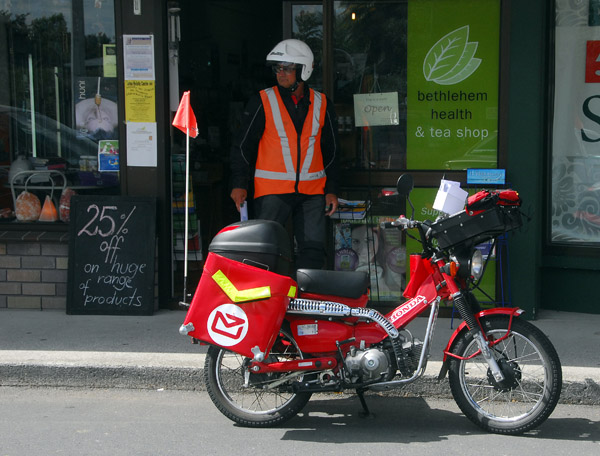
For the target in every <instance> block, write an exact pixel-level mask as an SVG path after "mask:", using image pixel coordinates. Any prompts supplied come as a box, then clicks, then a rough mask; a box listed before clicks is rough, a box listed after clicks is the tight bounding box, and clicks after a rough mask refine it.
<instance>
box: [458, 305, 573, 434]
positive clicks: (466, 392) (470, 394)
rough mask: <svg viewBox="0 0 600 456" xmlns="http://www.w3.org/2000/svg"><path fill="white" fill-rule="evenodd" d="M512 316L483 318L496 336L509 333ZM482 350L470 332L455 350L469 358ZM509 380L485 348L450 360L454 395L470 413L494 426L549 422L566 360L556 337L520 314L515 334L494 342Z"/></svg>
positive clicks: (520, 428) (504, 430)
mask: <svg viewBox="0 0 600 456" xmlns="http://www.w3.org/2000/svg"><path fill="white" fill-rule="evenodd" d="M508 323H509V318H508V317H506V316H490V317H486V318H483V319H482V320H481V324H482V327H483V328H484V330H485V333H486V335H487V337H488V339H490V340H497V339H500V338H502V337H504V336H505V335H506V331H507V329H508ZM478 350H479V347H478V346H477V343H476V341H475V340H474V339H473V337H472V335H471V334H469V333H468V332H465V333H463V334H462V335H461V336H460V337H459V339H458V340H457V342H456V343H455V344H454V347H453V349H452V350H451V351H452V353H454V354H455V355H457V356H460V357H462V358H469V357H470V356H472V355H473V354H475V353H476V352H477V351H478ZM491 350H492V353H493V354H494V357H495V358H496V360H497V361H498V365H499V366H500V370H501V371H502V373H503V374H504V377H505V380H504V381H503V382H501V383H498V382H497V381H496V380H495V379H494V377H493V376H492V374H491V372H490V369H489V367H488V364H487V362H486V361H485V359H484V358H483V356H482V355H481V354H479V355H477V356H475V357H473V358H471V359H456V358H451V360H450V371H449V380H450V388H451V390H452V395H453V396H454V400H455V401H456V403H457V404H458V406H459V407H460V409H461V410H462V412H463V413H464V414H465V416H466V417H467V418H468V419H469V420H471V421H472V422H473V423H475V424H476V425H477V426H479V427H481V428H482V429H484V430H486V431H488V432H494V433H498V434H513V435H516V434H522V433H524V432H526V431H529V430H531V429H533V428H535V427H537V426H539V425H540V424H541V423H543V422H544V421H545V420H546V419H547V418H548V416H550V414H551V413H552V411H553V410H554V407H555V406H556V403H557V402H558V398H559V396H560V391H561V388H562V371H561V366H560V360H559V358H558V355H557V353H556V350H555V349H554V347H553V345H552V343H551V342H550V340H549V339H548V338H547V337H546V336H545V335H544V334H543V333H542V332H541V331H540V330H539V329H538V328H536V327H535V326H534V325H532V324H531V323H528V322H527V321H524V320H521V319H519V318H516V319H514V320H513V323H512V328H511V334H510V335H509V336H508V337H507V338H506V339H504V340H502V341H501V342H499V343H498V344H497V345H495V346H494V347H492V349H491Z"/></svg>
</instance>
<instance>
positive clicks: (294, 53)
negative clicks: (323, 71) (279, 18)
mask: <svg viewBox="0 0 600 456" xmlns="http://www.w3.org/2000/svg"><path fill="white" fill-rule="evenodd" d="M269 62H290V63H297V64H299V65H302V67H301V68H302V72H301V73H300V77H301V78H302V80H303V81H307V80H308V78H310V75H311V74H312V72H313V66H314V56H313V53H312V51H311V50H310V48H309V47H308V45H307V44H306V43H305V42H303V41H300V40H293V39H290V40H283V41H281V42H280V43H278V44H277V46H275V47H274V48H273V50H272V51H271V52H269V54H268V55H267V63H269Z"/></svg>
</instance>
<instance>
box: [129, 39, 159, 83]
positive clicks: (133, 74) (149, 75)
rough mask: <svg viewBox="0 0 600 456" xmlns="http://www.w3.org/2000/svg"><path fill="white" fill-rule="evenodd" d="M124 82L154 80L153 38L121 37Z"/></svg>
mask: <svg viewBox="0 0 600 456" xmlns="http://www.w3.org/2000/svg"><path fill="white" fill-rule="evenodd" d="M123 57H124V63H125V80H146V81H148V80H150V81H153V80H154V79H155V78H154V36H153V35H123Z"/></svg>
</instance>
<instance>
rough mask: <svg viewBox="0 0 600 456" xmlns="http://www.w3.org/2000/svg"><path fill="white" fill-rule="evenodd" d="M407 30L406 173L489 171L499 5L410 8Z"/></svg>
mask: <svg viewBox="0 0 600 456" xmlns="http://www.w3.org/2000/svg"><path fill="white" fill-rule="evenodd" d="M408 23H409V24H410V27H409V28H408V51H407V52H408V56H407V66H408V77H407V164H408V168H409V169H466V168H471V167H474V168H495V167H496V164H497V139H496V138H497V129H498V75H499V44H500V1H499V0H457V1H453V2H448V1H444V0H425V1H421V2H409V4H408Z"/></svg>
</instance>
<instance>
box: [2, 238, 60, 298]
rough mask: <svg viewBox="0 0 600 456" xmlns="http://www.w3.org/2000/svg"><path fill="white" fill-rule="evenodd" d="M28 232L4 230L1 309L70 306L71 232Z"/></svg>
mask: <svg viewBox="0 0 600 456" xmlns="http://www.w3.org/2000/svg"><path fill="white" fill-rule="evenodd" d="M27 234H29V233H26V234H25V235H24V234H22V233H20V234H19V235H16V233H11V232H5V233H0V308H6V307H8V308H11V309H66V307H67V269H68V256H69V244H68V241H67V235H66V234H64V233H38V234H37V236H36V239H35V240H34V239H29V238H28V237H27ZM44 234H46V236H44Z"/></svg>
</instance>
